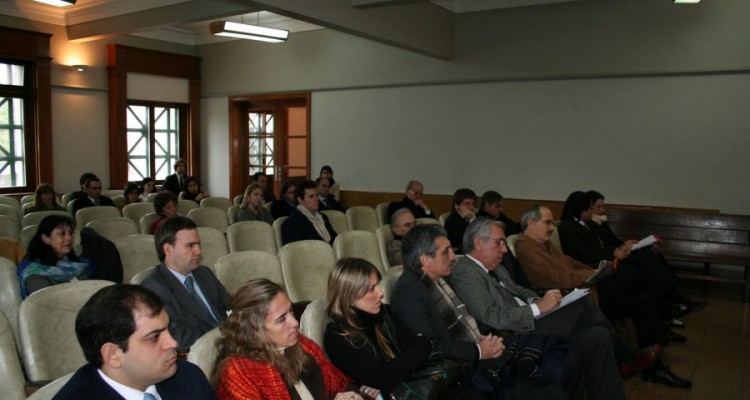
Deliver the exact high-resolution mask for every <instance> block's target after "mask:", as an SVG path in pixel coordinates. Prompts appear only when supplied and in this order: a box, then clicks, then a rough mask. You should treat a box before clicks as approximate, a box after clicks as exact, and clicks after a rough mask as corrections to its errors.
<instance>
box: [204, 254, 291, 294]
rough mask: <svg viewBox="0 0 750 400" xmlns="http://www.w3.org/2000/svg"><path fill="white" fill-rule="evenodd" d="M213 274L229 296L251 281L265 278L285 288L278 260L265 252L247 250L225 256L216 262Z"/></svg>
mask: <svg viewBox="0 0 750 400" xmlns="http://www.w3.org/2000/svg"><path fill="white" fill-rule="evenodd" d="M214 274H216V278H217V279H219V282H221V284H222V285H224V288H225V289H227V292H229V293H230V294H231V293H234V292H235V291H237V289H239V287H240V286H242V284H244V283H245V282H247V281H249V280H251V279H258V278H266V279H268V280H270V281H272V282H276V283H278V284H279V285H281V286H282V287H284V286H285V285H284V276H283V274H282V272H281V264H280V263H279V259H278V258H276V256H275V255H273V254H270V253H267V252H265V251H259V250H247V251H240V252H237V253H230V254H227V255H225V256H224V257H221V258H220V259H219V261H217V262H216V265H215V266H214Z"/></svg>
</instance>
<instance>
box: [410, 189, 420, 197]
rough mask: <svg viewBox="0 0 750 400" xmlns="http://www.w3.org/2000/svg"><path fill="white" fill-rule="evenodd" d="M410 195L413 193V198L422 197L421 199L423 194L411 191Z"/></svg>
mask: <svg viewBox="0 0 750 400" xmlns="http://www.w3.org/2000/svg"><path fill="white" fill-rule="evenodd" d="M409 193H411V195H412V196H420V197H422V192H415V191H413V190H410V191H409Z"/></svg>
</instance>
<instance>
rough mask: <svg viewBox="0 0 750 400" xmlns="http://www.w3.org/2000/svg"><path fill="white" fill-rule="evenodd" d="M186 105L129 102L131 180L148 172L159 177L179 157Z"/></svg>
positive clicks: (148, 174) (128, 127)
mask: <svg viewBox="0 0 750 400" xmlns="http://www.w3.org/2000/svg"><path fill="white" fill-rule="evenodd" d="M184 118H185V106H184V105H180V104H163V103H144V102H138V103H135V102H133V103H129V104H128V106H127V119H126V120H127V148H128V181H131V182H132V181H139V180H141V179H143V178H145V177H147V176H150V177H153V178H154V179H156V180H158V181H160V180H164V179H165V178H166V177H167V175H169V174H171V173H172V171H171V165H173V164H174V162H175V161H176V160H177V159H178V158H179V154H180V151H179V150H180V132H181V130H182V129H183V127H184V126H185V123H184Z"/></svg>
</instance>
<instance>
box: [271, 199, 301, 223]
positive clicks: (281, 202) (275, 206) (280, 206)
mask: <svg viewBox="0 0 750 400" xmlns="http://www.w3.org/2000/svg"><path fill="white" fill-rule="evenodd" d="M296 209H297V205H296V204H291V203H289V202H288V201H287V200H286V199H278V200H276V201H274V202H273V203H271V216H272V217H273V219H279V218H281V217H288V216H290V215H292V213H293V212H294V210H296Z"/></svg>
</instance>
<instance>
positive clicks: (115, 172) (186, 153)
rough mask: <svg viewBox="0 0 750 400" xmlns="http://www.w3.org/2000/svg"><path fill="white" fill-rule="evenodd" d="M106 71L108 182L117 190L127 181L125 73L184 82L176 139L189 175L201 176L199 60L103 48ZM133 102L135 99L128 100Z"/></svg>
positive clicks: (164, 54) (189, 57)
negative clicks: (185, 93)
mask: <svg viewBox="0 0 750 400" xmlns="http://www.w3.org/2000/svg"><path fill="white" fill-rule="evenodd" d="M107 51H108V55H109V57H108V70H109V181H110V186H111V187H115V188H121V187H124V186H125V183H127V181H128V152H127V151H122V149H127V134H126V132H127V107H128V73H129V72H133V73H139V74H148V75H159V76H167V77H172V78H182V79H187V80H188V82H189V89H188V91H189V93H188V97H189V101H188V104H187V117H186V118H185V127H184V128H181V129H183V130H184V132H185V133H184V141H183V137H182V136H181V137H180V145H179V146H180V154H179V156H180V158H184V159H185V160H187V162H188V171H187V173H188V174H189V175H193V176H201V165H200V159H201V158H200V156H201V153H200V141H201V140H200V94H201V74H200V66H201V65H200V63H201V59H200V57H194V56H187V55H182V54H175V53H167V52H163V51H156V50H146V49H139V48H136V47H129V46H122V45H118V44H110V45H107ZM131 100H132V101H137V100H138V99H131Z"/></svg>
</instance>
